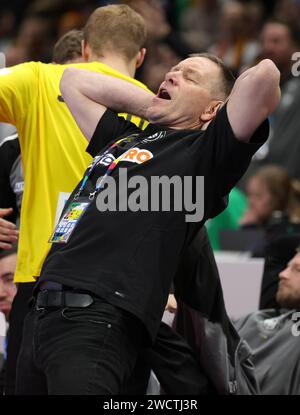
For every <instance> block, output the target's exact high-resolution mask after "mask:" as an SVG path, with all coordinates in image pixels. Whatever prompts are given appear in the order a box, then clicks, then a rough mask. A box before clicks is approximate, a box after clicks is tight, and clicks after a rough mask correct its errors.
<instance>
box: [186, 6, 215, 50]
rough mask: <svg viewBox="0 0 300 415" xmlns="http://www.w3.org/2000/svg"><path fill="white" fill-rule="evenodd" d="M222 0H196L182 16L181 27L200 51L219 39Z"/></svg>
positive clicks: (188, 40)
mask: <svg viewBox="0 0 300 415" xmlns="http://www.w3.org/2000/svg"><path fill="white" fill-rule="evenodd" d="M220 11H221V1H220V0H195V1H193V2H192V4H191V5H190V7H186V8H185V10H184V11H183V13H182V15H181V17H180V22H179V25H180V29H181V31H182V35H183V37H184V39H185V40H186V42H187V43H188V44H189V45H190V46H191V47H192V48H193V49H195V50H197V51H198V52H200V51H205V50H207V49H208V47H209V46H211V45H212V44H213V43H215V42H216V41H217V40H218V30H216V28H218V27H219V24H220Z"/></svg>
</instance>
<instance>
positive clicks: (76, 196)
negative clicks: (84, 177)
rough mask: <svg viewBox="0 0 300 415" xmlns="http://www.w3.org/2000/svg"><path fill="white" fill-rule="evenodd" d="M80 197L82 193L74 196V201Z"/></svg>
mask: <svg viewBox="0 0 300 415" xmlns="http://www.w3.org/2000/svg"><path fill="white" fill-rule="evenodd" d="M79 196H80V192H78V193H76V195H75V196H74V200H77V199H78V198H79Z"/></svg>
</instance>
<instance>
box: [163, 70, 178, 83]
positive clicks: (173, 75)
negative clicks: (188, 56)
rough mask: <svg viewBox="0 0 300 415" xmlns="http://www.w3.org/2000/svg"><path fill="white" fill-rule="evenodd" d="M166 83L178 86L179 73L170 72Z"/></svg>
mask: <svg viewBox="0 0 300 415" xmlns="http://www.w3.org/2000/svg"><path fill="white" fill-rule="evenodd" d="M165 81H166V82H167V83H169V84H171V85H177V83H178V71H176V72H175V71H170V72H168V73H167V74H166V77H165Z"/></svg>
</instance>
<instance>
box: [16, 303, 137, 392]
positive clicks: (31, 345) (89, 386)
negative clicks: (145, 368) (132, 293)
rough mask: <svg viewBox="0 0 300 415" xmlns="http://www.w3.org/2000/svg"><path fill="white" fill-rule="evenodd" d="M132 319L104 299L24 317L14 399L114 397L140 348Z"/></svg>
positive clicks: (40, 311) (126, 377)
mask: <svg viewBox="0 0 300 415" xmlns="http://www.w3.org/2000/svg"><path fill="white" fill-rule="evenodd" d="M143 334H144V330H143V326H142V324H141V322H140V321H138V320H137V319H135V317H134V316H132V314H129V313H127V312H126V311H124V310H120V309H118V308H117V307H114V306H113V305H111V304H108V303H106V302H105V301H103V300H99V299H98V300H97V299H95V301H94V302H93V304H92V305H91V306H90V307H87V308H78V309H76V308H68V307H65V308H60V309H52V310H51V309H40V310H39V311H31V312H30V313H28V314H27V316H26V319H25V323H24V334H23V341H22V346H21V351H20V355H19V359H18V365H17V381H16V395H115V394H119V393H120V391H121V387H122V385H123V384H124V383H126V380H127V379H128V377H129V376H130V374H131V372H132V370H133V367H134V365H135V362H136V358H137V355H138V353H139V350H140V348H141V347H142V343H143Z"/></svg>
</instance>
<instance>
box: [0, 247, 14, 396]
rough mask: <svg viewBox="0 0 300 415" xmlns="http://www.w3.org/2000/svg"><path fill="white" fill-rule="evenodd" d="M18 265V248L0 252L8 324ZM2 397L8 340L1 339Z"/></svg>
mask: <svg viewBox="0 0 300 415" xmlns="http://www.w3.org/2000/svg"><path fill="white" fill-rule="evenodd" d="M16 264H17V248H16V246H14V247H13V248H12V249H10V250H9V251H1V252H0V312H1V313H3V314H4V316H5V320H6V324H7V322H8V317H9V312H10V309H11V305H12V302H13V299H14V296H15V295H16V292H17V288H16V285H15V284H14V273H15V269H16ZM0 342H1V345H0V353H1V351H2V353H3V355H2V356H0V362H2V364H1V363H0V395H2V394H3V388H4V367H3V364H4V365H5V359H6V338H5V337H4V338H3V337H2V338H1V337H0Z"/></svg>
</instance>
